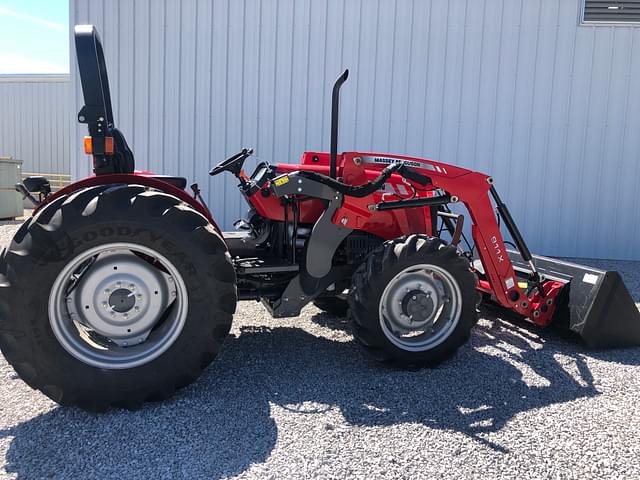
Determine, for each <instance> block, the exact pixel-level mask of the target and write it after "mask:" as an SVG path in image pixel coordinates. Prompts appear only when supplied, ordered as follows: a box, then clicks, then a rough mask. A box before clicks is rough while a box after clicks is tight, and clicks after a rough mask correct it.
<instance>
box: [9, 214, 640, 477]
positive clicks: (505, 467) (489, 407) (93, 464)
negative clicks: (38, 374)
mask: <svg viewBox="0 0 640 480" xmlns="http://www.w3.org/2000/svg"><path fill="white" fill-rule="evenodd" d="M16 228H17V225H16V224H15V223H14V224H13V225H12V224H6V222H5V225H4V226H1V227H0V245H2V243H3V242H7V241H8V240H9V238H10V236H11V235H12V233H13V231H15V229H16ZM582 262H583V263H585V261H584V260H583V261H582ZM588 263H591V264H593V265H594V266H597V267H601V268H602V267H604V268H610V269H617V270H620V271H621V272H622V273H623V275H624V276H625V279H626V281H627V283H628V285H629V287H630V288H631V289H632V290H633V295H634V298H635V300H636V302H640V262H604V261H593V262H588ZM0 405H2V407H0V458H2V459H3V461H2V465H1V466H0V477H2V478H24V479H37V478H83V479H86V478H127V479H131V478H189V479H194V478H227V477H233V478H273V479H281V478H362V479H365V478H366V479H369V478H411V479H414V478H433V477H436V476H437V477H440V478H455V479H460V478H498V477H504V478H516V477H517V478H580V479H582V478H639V477H640V460H639V458H640V441H639V440H638V435H637V432H638V431H640V349H629V350H613V351H607V352H592V351H586V350H584V349H583V348H581V347H579V346H577V345H574V344H571V343H567V342H566V341H564V340H563V339H561V338H559V337H558V336H556V335H555V334H553V333H552V332H544V333H543V334H540V332H539V331H537V330H535V329H526V328H524V327H523V326H522V325H519V326H514V325H512V324H510V323H507V322H505V321H503V320H501V319H499V318H496V317H494V316H491V315H488V314H485V315H484V318H483V319H482V320H481V321H480V322H479V324H478V326H477V327H476V328H475V330H474V333H473V335H472V338H471V341H470V342H469V344H467V345H466V346H464V347H463V348H461V350H460V351H459V353H458V355H457V356H456V357H455V358H454V359H453V360H451V361H449V362H447V363H446V364H444V365H442V366H441V367H439V368H437V369H434V370H422V371H417V372H406V371H394V370H390V369H387V368H383V367H380V366H378V365H376V364H375V363H373V362H372V361H370V360H369V359H368V358H367V357H366V356H365V355H364V353H363V352H362V351H361V350H360V349H359V348H358V347H357V346H356V345H354V343H353V341H352V336H351V331H350V327H349V325H347V324H346V323H345V321H344V320H342V319H337V318H332V317H330V316H328V315H326V314H323V313H320V312H319V311H318V310H317V309H315V308H314V307H307V308H306V309H305V310H304V311H303V314H302V315H301V316H300V317H299V318H292V319H280V320H274V319H271V318H270V317H269V316H268V315H267V314H266V312H265V311H264V310H263V309H262V307H261V306H260V305H258V304H256V303H249V302H244V303H241V304H240V305H239V307H238V313H237V315H236V316H235V325H234V328H233V330H232V335H231V336H230V338H229V339H228V341H227V342H226V344H225V349H224V352H223V353H222V355H221V356H220V357H219V358H218V359H217V361H216V362H214V364H213V365H212V366H211V367H210V368H208V369H207V371H206V372H205V373H204V375H203V376H202V378H201V379H200V380H199V381H198V382H197V383H196V384H195V385H193V386H191V387H189V388H187V389H186V390H184V391H182V392H181V393H180V394H178V395H177V396H176V397H175V398H173V399H172V400H170V401H167V402H164V403H161V404H153V405H149V406H147V407H145V408H144V409H142V410H141V411H137V412H126V411H112V412H110V413H107V414H103V415H93V414H88V413H84V412H82V411H79V410H77V409H71V408H59V407H58V406H56V405H55V404H54V403H52V402H51V401H49V400H48V399H47V398H46V397H44V396H43V395H41V394H39V393H38V392H36V391H33V390H31V389H30V388H29V387H27V386H26V385H25V384H24V383H23V382H22V381H21V380H20V379H18V378H17V377H16V375H15V373H14V371H13V369H12V368H11V367H9V366H8V365H7V363H6V362H5V361H4V359H3V358H2V357H1V356H0Z"/></svg>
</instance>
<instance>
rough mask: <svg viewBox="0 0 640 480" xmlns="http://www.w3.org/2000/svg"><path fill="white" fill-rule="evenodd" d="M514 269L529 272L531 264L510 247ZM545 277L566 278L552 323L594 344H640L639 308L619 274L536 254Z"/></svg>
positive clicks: (594, 346)
mask: <svg viewBox="0 0 640 480" xmlns="http://www.w3.org/2000/svg"><path fill="white" fill-rule="evenodd" d="M509 257H510V258H511V261H512V262H513V264H514V269H515V270H516V272H518V273H519V274H525V275H526V274H528V272H529V270H528V268H529V267H528V265H527V264H526V263H525V262H523V261H522V258H521V257H520V255H519V254H518V253H517V252H513V251H509ZM533 262H534V264H535V266H536V268H537V269H538V271H539V272H540V274H542V275H544V276H545V277H546V278H549V279H553V280H559V281H562V282H566V285H565V287H564V289H563V291H562V292H561V293H560V295H559V297H558V302H559V303H558V304H557V305H556V311H555V314H554V317H553V322H552V324H555V325H561V326H566V327H567V328H568V329H569V330H571V331H572V332H575V333H576V334H578V335H579V336H580V337H581V338H582V340H583V341H584V342H585V344H586V345H587V346H588V347H591V348H618V347H633V346H640V312H639V311H638V308H637V307H636V304H635V303H634V300H633V298H632V297H631V294H630V293H629V291H628V290H627V287H626V286H625V284H624V282H623V281H622V278H621V277H620V274H619V273H618V272H614V271H604V270H598V269H595V268H591V267H587V266H584V265H578V264H575V263H570V262H565V261H562V260H557V259H554V258H548V257H542V256H539V255H533Z"/></svg>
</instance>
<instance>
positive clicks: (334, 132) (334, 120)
mask: <svg viewBox="0 0 640 480" xmlns="http://www.w3.org/2000/svg"><path fill="white" fill-rule="evenodd" d="M348 77H349V69H346V70H345V71H344V72H342V75H340V76H339V77H338V79H337V80H336V83H334V84H333V93H332V95H331V164H330V166H329V176H330V177H331V178H336V163H337V158H338V114H339V112H340V105H339V104H340V87H342V84H343V83H344V82H346V81H347V78H348Z"/></svg>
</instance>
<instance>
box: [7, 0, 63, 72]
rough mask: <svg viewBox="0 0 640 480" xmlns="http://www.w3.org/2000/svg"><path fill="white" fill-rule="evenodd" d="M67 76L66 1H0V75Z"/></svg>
mask: <svg viewBox="0 0 640 480" xmlns="http://www.w3.org/2000/svg"><path fill="white" fill-rule="evenodd" d="M34 73H35V74H38V73H40V74H51V73H69V0H0V75H2V74H34Z"/></svg>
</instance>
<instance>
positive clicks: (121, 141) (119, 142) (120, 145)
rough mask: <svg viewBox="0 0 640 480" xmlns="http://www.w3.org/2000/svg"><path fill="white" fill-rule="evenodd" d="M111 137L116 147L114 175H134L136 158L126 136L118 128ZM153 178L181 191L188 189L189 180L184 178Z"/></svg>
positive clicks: (156, 176) (162, 176) (158, 176)
mask: <svg viewBox="0 0 640 480" xmlns="http://www.w3.org/2000/svg"><path fill="white" fill-rule="evenodd" d="M111 136H112V137H113V141H114V146H115V151H114V155H113V156H114V158H113V169H114V170H115V172H114V173H129V174H131V173H134V172H135V167H136V161H135V157H134V156H133V152H132V151H131V149H130V148H129V145H128V144H127V140H126V139H125V138H124V135H123V134H122V132H121V131H120V130H118V129H117V128H112V129H111ZM151 177H152V178H155V179H158V180H162V181H163V182H166V183H169V184H171V185H173V186H174V187H178V188H179V189H181V190H184V189H185V188H186V187H187V179H186V178H184V177H176V176H173V175H151Z"/></svg>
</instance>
